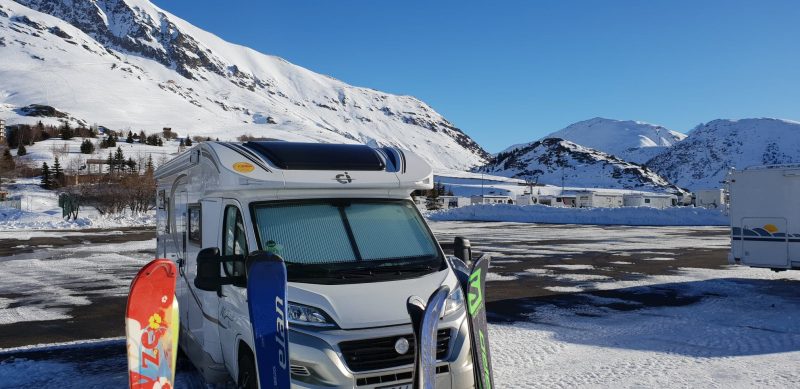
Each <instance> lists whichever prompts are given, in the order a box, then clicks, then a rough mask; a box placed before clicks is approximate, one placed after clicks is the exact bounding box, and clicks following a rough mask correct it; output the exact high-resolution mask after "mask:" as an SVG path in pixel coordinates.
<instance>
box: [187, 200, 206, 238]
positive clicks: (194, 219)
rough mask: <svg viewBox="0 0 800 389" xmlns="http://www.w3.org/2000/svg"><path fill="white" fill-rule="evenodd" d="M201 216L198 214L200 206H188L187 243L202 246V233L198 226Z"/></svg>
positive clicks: (200, 222)
mask: <svg viewBox="0 0 800 389" xmlns="http://www.w3.org/2000/svg"><path fill="white" fill-rule="evenodd" d="M201 218H202V216H201V214H200V205H190V206H189V228H188V230H189V242H192V243H196V244H198V245H200V246H202V243H203V242H202V233H201V230H200V228H201V227H200V226H201V225H202V219H201Z"/></svg>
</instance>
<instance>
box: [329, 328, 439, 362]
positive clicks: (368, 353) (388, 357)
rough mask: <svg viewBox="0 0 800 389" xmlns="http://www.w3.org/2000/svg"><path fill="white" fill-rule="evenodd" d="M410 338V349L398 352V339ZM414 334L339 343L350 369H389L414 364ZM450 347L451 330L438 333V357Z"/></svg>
mask: <svg viewBox="0 0 800 389" xmlns="http://www.w3.org/2000/svg"><path fill="white" fill-rule="evenodd" d="M400 338H406V339H408V342H409V343H410V344H409V350H408V352H406V353H405V354H398V353H397V351H395V350H394V344H395V342H396V341H397V339H400ZM414 347H415V346H414V335H399V336H391V337H386V338H378V339H363V340H353V341H349V342H342V343H339V348H340V349H341V350H342V355H343V356H344V360H345V362H346V363H347V366H348V367H349V368H350V370H352V371H354V372H362V371H370V370H378V369H389V368H393V367H398V366H404V365H413V364H414ZM449 347H450V330H449V329H442V330H439V331H438V332H437V333H436V359H444V358H446V357H447V351H448V349H449Z"/></svg>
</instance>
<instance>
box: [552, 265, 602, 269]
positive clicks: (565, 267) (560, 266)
mask: <svg viewBox="0 0 800 389" xmlns="http://www.w3.org/2000/svg"><path fill="white" fill-rule="evenodd" d="M544 267H550V268H553V269H564V270H592V269H594V266H592V265H544Z"/></svg>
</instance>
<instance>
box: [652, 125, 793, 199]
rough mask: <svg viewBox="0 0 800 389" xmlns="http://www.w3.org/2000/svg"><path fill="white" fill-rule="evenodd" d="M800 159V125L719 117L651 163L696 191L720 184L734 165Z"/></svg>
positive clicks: (696, 129) (660, 171)
mask: <svg viewBox="0 0 800 389" xmlns="http://www.w3.org/2000/svg"><path fill="white" fill-rule="evenodd" d="M798 162H800V123H798V122H794V121H789V120H781V119H769V118H763V119H741V120H727V119H719V120H714V121H711V122H708V123H706V124H701V125H699V126H697V127H695V128H694V129H693V130H692V131H691V132H689V136H688V137H687V138H686V139H685V140H683V141H682V142H680V143H678V144H676V145H674V146H672V147H671V148H669V149H667V150H665V151H663V152H662V153H661V154H659V155H657V156H655V157H654V158H653V159H651V160H650V161H648V162H647V166H648V167H650V168H651V169H653V170H654V171H656V172H658V173H659V174H661V175H662V176H664V177H666V178H667V179H668V180H670V181H672V182H673V183H675V184H676V185H679V186H681V187H686V188H689V189H692V190H697V189H706V188H720V187H721V186H722V183H721V182H722V180H723V179H724V178H725V174H726V173H727V171H728V169H729V168H731V167H735V168H737V169H743V168H746V167H748V166H753V165H767V164H781V163H798Z"/></svg>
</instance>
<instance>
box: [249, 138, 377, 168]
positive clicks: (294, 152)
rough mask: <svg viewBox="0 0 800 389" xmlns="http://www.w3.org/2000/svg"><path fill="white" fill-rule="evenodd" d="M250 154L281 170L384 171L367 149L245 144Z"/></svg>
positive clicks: (325, 145)
mask: <svg viewBox="0 0 800 389" xmlns="http://www.w3.org/2000/svg"><path fill="white" fill-rule="evenodd" d="M244 146H245V147H247V148H249V149H251V150H253V151H254V152H256V153H257V154H259V155H260V156H262V157H264V158H265V159H267V160H268V161H270V162H271V163H272V164H273V165H275V166H276V167H278V168H279V169H283V170H356V171H357V170H375V171H380V170H384V169H385V168H386V164H385V163H384V161H383V159H382V158H381V157H380V156H379V155H378V153H377V152H376V151H375V150H374V149H372V148H371V147H369V146H364V145H342V144H325V143H296V142H247V143H245V144H244Z"/></svg>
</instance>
